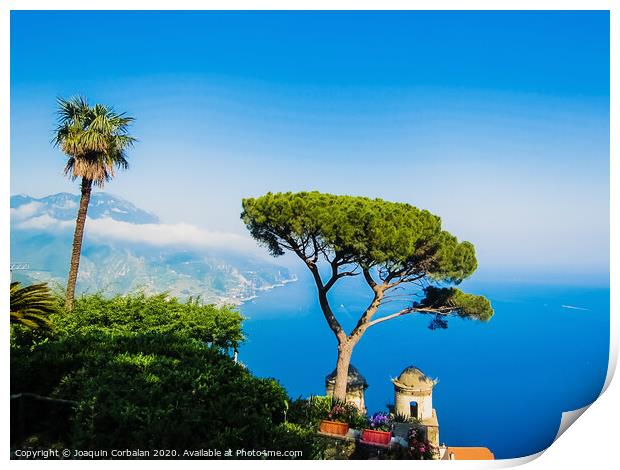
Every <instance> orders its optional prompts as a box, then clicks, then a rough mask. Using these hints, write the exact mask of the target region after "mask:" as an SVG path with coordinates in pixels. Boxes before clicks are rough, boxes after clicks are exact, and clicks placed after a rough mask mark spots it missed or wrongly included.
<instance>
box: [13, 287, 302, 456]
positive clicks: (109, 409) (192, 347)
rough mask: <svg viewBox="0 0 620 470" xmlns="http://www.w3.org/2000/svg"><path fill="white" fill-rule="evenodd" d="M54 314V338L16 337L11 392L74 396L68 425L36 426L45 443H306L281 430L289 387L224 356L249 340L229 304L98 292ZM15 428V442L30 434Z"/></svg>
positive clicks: (140, 445)
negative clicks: (111, 295)
mask: <svg viewBox="0 0 620 470" xmlns="http://www.w3.org/2000/svg"><path fill="white" fill-rule="evenodd" d="M54 321H55V326H56V327H55V330H54V332H53V333H52V334H50V335H48V336H40V335H39V336H34V335H33V334H30V333H28V331H26V330H24V329H15V330H14V331H13V334H12V347H11V393H12V394H17V393H24V392H27V393H35V394H38V395H41V396H45V397H50V398H53V399H64V400H71V401H72V402H74V406H73V407H72V413H71V416H70V418H69V421H68V424H67V427H66V429H58V427H59V423H58V422H48V423H37V424H38V426H35V428H36V429H37V430H38V431H39V434H38V439H39V440H38V444H39V445H42V446H47V445H51V444H52V443H53V442H60V444H61V445H63V446H65V447H69V448H76V449H111V448H118V449H125V448H129V449H132V448H142V449H152V448H161V449H172V448H178V449H201V448H222V449H223V448H233V449H235V448H242V447H243V448H246V449H261V448H267V449H274V448H275V449H277V448H278V446H284V447H286V446H289V445H291V442H294V443H295V442H296V443H297V444H299V440H300V439H301V440H303V439H302V438H303V435H304V433H303V432H301V431H300V432H297V431H299V430H296V429H289V428H283V427H282V426H283V423H284V416H285V407H286V403H287V395H286V393H285V391H284V389H283V388H282V387H281V386H280V385H279V384H278V383H277V382H276V381H275V380H273V379H261V378H257V377H255V376H253V375H252V374H251V373H250V372H249V371H248V370H247V369H246V368H245V367H243V366H241V365H239V364H237V363H235V362H234V361H233V360H232V359H231V358H230V357H229V356H228V355H227V354H226V353H225V351H226V349H227V348H230V347H235V346H236V345H237V344H238V343H239V341H240V340H241V339H242V332H241V316H240V315H239V314H238V313H237V312H236V311H234V310H233V309H231V308H216V307H213V306H201V305H198V304H197V303H195V302H191V303H180V302H178V301H176V300H169V301H168V300H166V299H165V298H164V297H163V296H155V297H145V296H141V295H138V296H130V297H127V298H121V297H116V298H113V299H105V298H103V297H100V296H96V295H95V296H84V297H82V298H79V299H78V300H77V302H76V305H75V309H74V310H73V312H72V313H71V314H64V315H58V316H56V317H55V318H54ZM42 424H43V425H42ZM49 429H53V430H54V431H55V432H46V430H49ZM13 434H14V435H13V443H14V445H20V442H19V441H18V442H16V441H15V438H16V437H19V438H22V439H24V438H28V437H29V436H28V435H26V436H16V435H15V433H13ZM300 435H301V437H300ZM280 438H281V439H283V440H284V441H283V442H280V441H279V439H280ZM23 442H24V441H23V440H22V441H21V443H22V445H23Z"/></svg>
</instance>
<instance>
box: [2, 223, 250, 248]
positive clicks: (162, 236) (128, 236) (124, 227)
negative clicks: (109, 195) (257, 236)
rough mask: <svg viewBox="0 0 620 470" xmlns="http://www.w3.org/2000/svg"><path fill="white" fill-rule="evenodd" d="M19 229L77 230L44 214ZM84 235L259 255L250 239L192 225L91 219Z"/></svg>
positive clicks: (98, 238)
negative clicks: (239, 251) (225, 249)
mask: <svg viewBox="0 0 620 470" xmlns="http://www.w3.org/2000/svg"><path fill="white" fill-rule="evenodd" d="M12 226H13V228H16V229H30V230H48V231H49V230H69V229H73V227H75V222H74V221H72V220H67V221H64V220H59V219H56V218H54V217H52V216H50V215H49V214H42V215H39V216H36V217H31V218H29V219H26V220H17V222H16V220H15V219H13V220H12ZM85 232H86V233H85V235H86V236H87V237H88V238H90V239H92V240H96V241H103V242H105V241H121V242H123V241H124V242H130V243H143V244H144V243H146V244H149V245H154V246H177V247H184V248H194V249H196V248H198V249H200V248H227V249H232V250H241V251H254V252H257V251H258V248H257V245H256V242H255V241H254V240H252V238H250V237H249V236H242V235H238V234H234V233H225V232H212V231H209V230H205V229H201V228H199V227H196V226H195V225H191V224H185V223H180V224H132V223H129V222H122V221H118V220H114V219H112V218H109V217H102V218H99V219H91V218H88V219H87V221H86V229H85Z"/></svg>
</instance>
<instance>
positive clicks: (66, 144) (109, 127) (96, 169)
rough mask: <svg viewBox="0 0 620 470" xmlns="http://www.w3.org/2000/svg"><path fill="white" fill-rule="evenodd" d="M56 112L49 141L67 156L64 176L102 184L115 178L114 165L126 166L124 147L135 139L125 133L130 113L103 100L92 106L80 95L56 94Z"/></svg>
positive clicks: (131, 120)
mask: <svg viewBox="0 0 620 470" xmlns="http://www.w3.org/2000/svg"><path fill="white" fill-rule="evenodd" d="M57 115H58V124H57V127H56V130H55V133H54V138H53V139H52V143H53V144H54V146H56V147H59V148H60V149H61V150H62V151H63V152H64V153H65V154H66V155H67V157H68V159H67V162H66V164H65V175H66V176H68V177H69V178H71V179H75V178H80V177H81V178H86V179H90V180H92V181H93V183H94V184H95V185H96V186H99V187H102V186H103V185H104V183H105V182H107V181H109V180H110V179H112V178H114V176H115V169H126V168H127V166H128V162H127V154H126V150H127V149H128V148H130V147H132V146H133V145H134V143H135V142H136V139H135V138H134V137H133V136H131V135H129V133H128V127H129V125H130V124H131V123H132V122H133V121H134V118H133V117H131V116H127V115H126V114H125V113H120V114H119V113H116V112H115V111H114V109H113V108H111V107H107V106H104V105H102V104H96V105H94V106H92V107H91V106H89V104H88V102H87V101H86V99H85V98H82V97H79V96H78V97H74V98H71V99H69V100H65V99H63V98H59V99H58V111H57Z"/></svg>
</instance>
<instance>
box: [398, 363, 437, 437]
mask: <svg viewBox="0 0 620 470" xmlns="http://www.w3.org/2000/svg"><path fill="white" fill-rule="evenodd" d="M392 383H393V384H394V413H396V414H399V415H401V416H406V417H412V418H416V419H417V420H419V421H420V423H421V425H422V427H423V428H424V429H425V430H426V436H427V438H428V440H429V441H430V442H431V444H433V445H434V446H439V422H438V421H437V413H436V412H435V410H434V408H433V387H434V386H435V385H436V384H437V381H436V380H433V379H430V378H428V377H427V376H426V375H424V373H423V372H422V371H421V370H420V369H418V368H417V367H414V366H409V367H407V368H406V369H405V370H403V371H402V372H401V374H400V376H399V377H398V378H397V379H392Z"/></svg>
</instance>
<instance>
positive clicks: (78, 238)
mask: <svg viewBox="0 0 620 470" xmlns="http://www.w3.org/2000/svg"><path fill="white" fill-rule="evenodd" d="M81 187H82V197H81V198H80V208H79V209H78V214H77V219H76V221H75V233H74V234H73V249H72V251H71V264H70V265H69V279H68V280H67V297H66V299H65V309H66V310H67V311H71V310H73V299H74V298H75V283H76V282H77V276H78V268H79V267H80V254H81V253H82V238H83V237H84V224H85V223H86V212H87V211H88V203H89V202H90V193H91V190H92V188H93V182H92V180H89V179H86V178H82V186H81Z"/></svg>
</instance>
